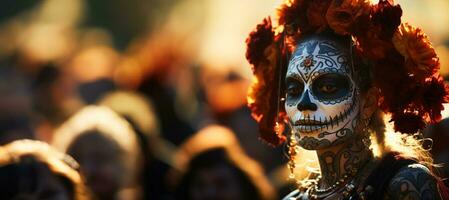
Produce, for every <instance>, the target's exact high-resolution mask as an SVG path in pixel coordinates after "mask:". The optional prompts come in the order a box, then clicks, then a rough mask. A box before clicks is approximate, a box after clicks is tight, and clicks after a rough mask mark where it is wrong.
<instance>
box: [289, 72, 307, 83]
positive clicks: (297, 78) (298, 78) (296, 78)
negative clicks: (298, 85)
mask: <svg viewBox="0 0 449 200" xmlns="http://www.w3.org/2000/svg"><path fill="white" fill-rule="evenodd" d="M294 81H301V82H302V81H303V80H302V78H301V76H300V75H299V74H297V73H291V74H288V75H287V76H286V77H285V82H286V83H288V82H294Z"/></svg>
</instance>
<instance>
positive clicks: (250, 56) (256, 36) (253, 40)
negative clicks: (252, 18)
mask: <svg viewBox="0 0 449 200" xmlns="http://www.w3.org/2000/svg"><path fill="white" fill-rule="evenodd" d="M272 28H273V27H272V25H271V19H270V18H269V17H268V18H265V19H264V20H263V21H262V23H260V24H258V25H257V27H256V30H255V31H253V32H251V33H250V34H249V37H248V38H247V39H246V44H247V50H246V59H247V60H248V62H249V63H251V64H253V65H254V66H255V67H256V66H257V65H258V64H259V63H260V62H261V61H263V60H266V58H265V57H264V52H265V49H266V48H267V47H268V46H269V45H271V44H272V43H273V42H274V31H273V30H272ZM253 70H256V69H253Z"/></svg>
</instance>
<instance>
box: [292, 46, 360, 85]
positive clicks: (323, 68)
mask: <svg viewBox="0 0 449 200" xmlns="http://www.w3.org/2000/svg"><path fill="white" fill-rule="evenodd" d="M348 47H349V43H348ZM348 52H349V48H345V47H344V45H343V44H342V43H338V42H336V41H333V40H331V39H326V38H319V37H317V38H310V39H307V40H304V41H302V42H300V43H299V44H298V45H297V47H296V49H295V51H294V53H293V56H292V58H291V60H290V61H289V66H288V69H289V70H288V71H287V75H291V74H297V73H299V72H301V73H302V74H303V76H305V77H306V78H305V79H306V80H309V78H307V77H309V76H314V75H319V74H323V73H326V72H338V73H342V74H348V75H349V76H351V74H352V68H351V67H350V65H351V63H350V62H349V61H350V56H349V54H348Z"/></svg>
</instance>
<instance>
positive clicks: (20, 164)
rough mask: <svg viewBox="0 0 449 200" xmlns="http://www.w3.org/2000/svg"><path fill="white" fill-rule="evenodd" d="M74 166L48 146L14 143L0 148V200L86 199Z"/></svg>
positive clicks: (67, 157)
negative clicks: (0, 190) (0, 189)
mask: <svg viewBox="0 0 449 200" xmlns="http://www.w3.org/2000/svg"><path fill="white" fill-rule="evenodd" d="M77 167H78V164H77V163H76V161H74V160H73V159H72V158H71V157H69V156H67V155H65V154H63V153H60V152H58V151H56V150H55V149H53V148H52V147H50V146H49V145H48V144H46V143H43V142H39V141H33V140H17V141H14V142H12V143H10V144H8V145H4V146H1V147H0V187H1V188H2V192H1V193H0V199H5V200H7V199H48V200H85V199H86V200H87V199H88V194H87V193H86V190H85V188H84V185H83V183H82V180H81V176H80V175H79V174H78V172H77V171H76V170H77Z"/></svg>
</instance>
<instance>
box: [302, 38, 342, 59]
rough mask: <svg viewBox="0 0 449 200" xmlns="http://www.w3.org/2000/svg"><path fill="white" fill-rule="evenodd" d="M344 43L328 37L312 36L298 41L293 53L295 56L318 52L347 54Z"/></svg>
mask: <svg viewBox="0 0 449 200" xmlns="http://www.w3.org/2000/svg"><path fill="white" fill-rule="evenodd" d="M345 50H346V49H345V48H344V47H343V45H341V44H338V43H337V42H336V41H334V40H331V39H326V38H319V37H317V38H310V39H307V40H304V41H301V42H299V43H298V45H297V46H296V48H295V51H294V53H293V57H296V56H308V55H317V54H330V55H331V56H333V55H336V54H345V55H346V54H347V51H345Z"/></svg>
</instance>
